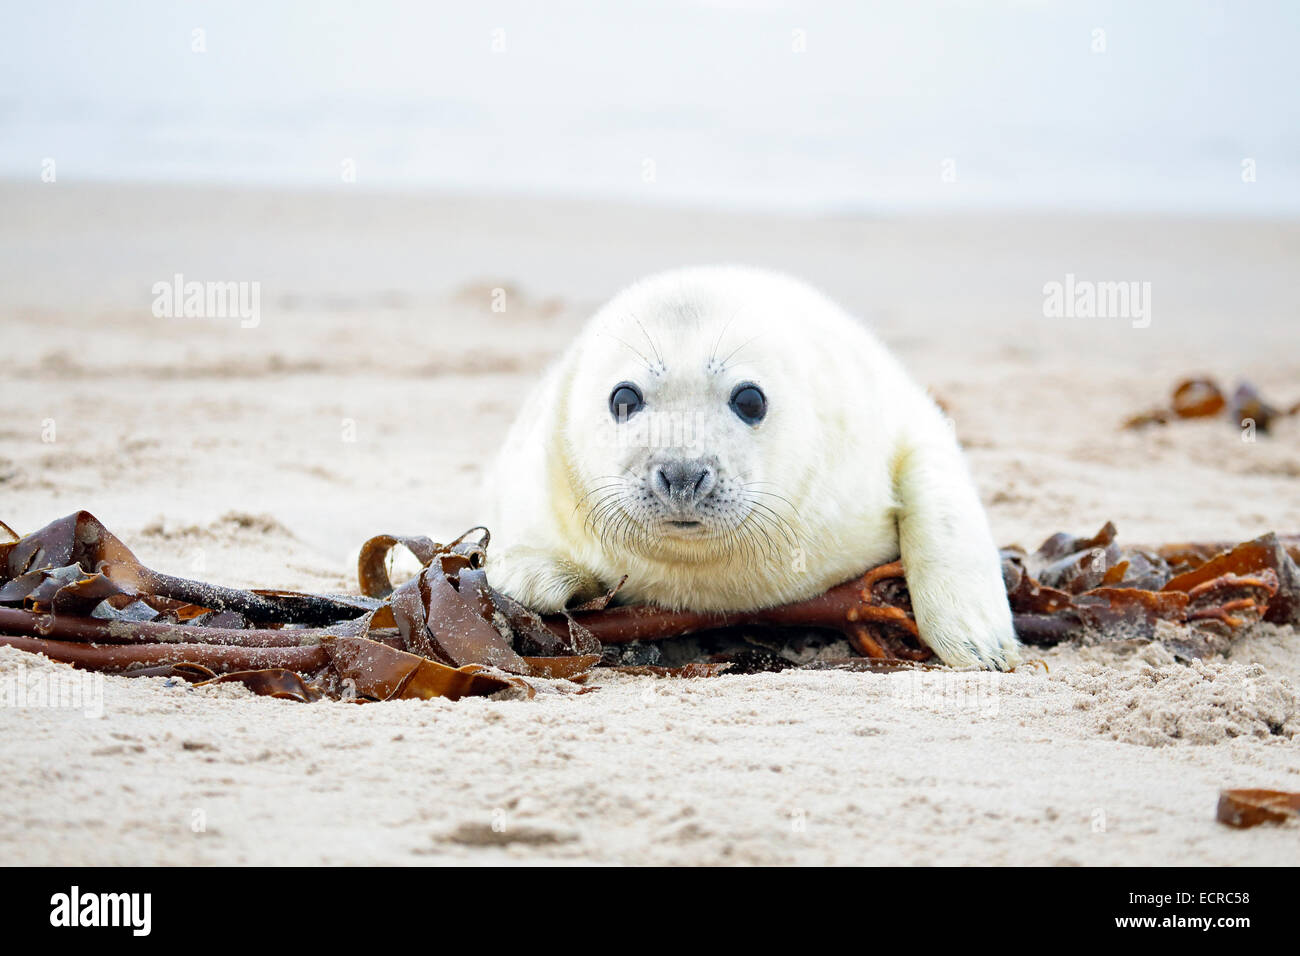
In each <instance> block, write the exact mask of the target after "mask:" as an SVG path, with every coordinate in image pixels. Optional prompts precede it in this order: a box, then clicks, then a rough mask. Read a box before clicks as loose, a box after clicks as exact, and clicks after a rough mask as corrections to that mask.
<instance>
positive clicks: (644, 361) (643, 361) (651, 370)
mask: <svg viewBox="0 0 1300 956" xmlns="http://www.w3.org/2000/svg"><path fill="white" fill-rule="evenodd" d="M603 334H604V335H608V336H609V337H610V338H611V339H613V340H614V341H615V342H617V343H618V344H619V345H621V346H623V347H624V348H625V349H627V350H628V351H629V352H631V353H632V354H633V355H635V356H636V357H637V358H639V359H640V360H641V364H642V365H644V366H645V370H646V371H647V372H649V373H650V374H651V375H654V374H655V367H654V366H653V365H651V364H650V360H649V359H648V358H646V357H645V356H644V355H642V354H641V353H640V352H639V351H637V349H635V348H633V347H632V346H631V345H629V344H628V343H627V342H624V341H623V340H622V339H620V338H619V337H618V336H617V335H615V334H614V333H613V332H604V333H603Z"/></svg>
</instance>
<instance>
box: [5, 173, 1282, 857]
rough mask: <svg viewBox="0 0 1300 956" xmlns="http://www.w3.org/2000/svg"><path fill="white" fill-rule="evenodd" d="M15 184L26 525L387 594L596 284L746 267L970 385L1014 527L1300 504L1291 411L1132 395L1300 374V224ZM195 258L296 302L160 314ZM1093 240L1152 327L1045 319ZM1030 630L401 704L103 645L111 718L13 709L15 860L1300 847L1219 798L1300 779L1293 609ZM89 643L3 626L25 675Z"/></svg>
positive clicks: (240, 572)
mask: <svg viewBox="0 0 1300 956" xmlns="http://www.w3.org/2000/svg"><path fill="white" fill-rule="evenodd" d="M0 209H3V210H4V215H3V216H0V347H3V354H4V357H5V362H4V370H3V377H2V381H3V386H2V387H0V520H3V521H5V522H6V523H7V524H9V525H10V526H12V527H13V528H14V529H16V530H17V531H19V532H26V531H31V530H34V529H36V528H37V527H40V526H41V525H43V524H45V523H46V522H48V521H50V520H51V519H53V518H55V517H58V516H61V515H64V514H66V513H68V512H71V511H74V510H76V509H79V508H85V509H88V510H90V511H92V512H94V513H95V514H96V515H97V516H98V517H99V518H100V519H101V520H102V521H103V522H104V523H105V524H106V525H107V526H108V527H109V528H111V529H113V530H114V531H115V532H116V533H117V534H119V535H120V536H121V537H122V538H123V539H124V540H125V541H126V542H127V543H128V544H129V545H131V546H132V548H133V549H134V550H135V552H136V554H137V555H138V556H139V557H140V558H141V560H143V561H144V562H145V563H147V564H149V565H150V566H152V567H155V568H158V569H160V570H169V571H173V572H175V573H177V574H183V575H187V576H191V577H201V578H204V579H207V580H211V581H216V582H221V583H225V584H230V585H235V586H258V587H270V586H278V587H285V588H293V589H299V590H354V589H355V586H356V582H355V577H354V570H353V569H354V567H355V559H356V554H357V549H358V548H359V546H360V544H361V543H362V541H364V540H365V539H366V538H368V537H370V536H371V535H373V534H377V533H380V532H398V533H410V534H427V535H429V536H431V537H433V538H435V539H438V540H448V539H450V538H452V537H454V536H455V535H457V534H458V533H460V532H461V531H462V530H464V529H465V528H467V527H470V526H472V525H474V524H476V523H477V522H478V520H479V517H478V516H479V515H480V513H481V510H482V506H481V503H480V501H479V498H478V496H479V494H480V485H481V480H480V479H481V477H482V475H483V473H484V469H485V464H486V461H487V459H488V457H489V456H490V455H491V454H492V453H493V451H494V450H495V448H496V446H497V444H498V443H499V442H500V440H501V439H502V437H503V436H504V433H505V430H506V428H507V426H508V424H509V422H510V420H511V418H512V417H513V414H514V409H515V407H516V404H517V403H518V401H519V400H520V399H521V398H522V397H523V395H524V394H525V393H526V391H527V389H528V388H529V386H530V384H531V383H532V382H533V381H535V379H536V377H537V376H538V374H539V373H540V371H541V370H542V369H543V368H545V366H546V364H547V362H548V361H549V360H550V359H552V358H553V357H554V356H556V355H557V354H558V353H559V351H560V350H561V349H562V348H563V347H564V345H565V344H566V342H567V341H568V339H569V337H570V336H571V335H572V334H573V333H574V331H575V330H576V329H577V328H578V327H579V325H580V324H581V323H582V322H583V321H584V320H585V319H586V318H587V317H588V316H589V315H590V314H591V312H592V311H593V309H594V308H595V307H596V306H597V305H599V303H600V302H601V301H602V300H603V299H605V298H607V297H608V296H609V295H611V294H612V293H613V292H615V291H617V289H618V288H619V287H620V286H621V285H623V284H625V283H627V282H629V281H631V280H633V279H635V278H636V277H638V276H640V275H643V274H645V273H648V272H651V271H655V270H658V269H662V268H667V267H671V266H678V265H688V264H698V263H720V262H743V263H749V264H754V265H759V266H766V267H771V268H777V269H781V270H783V271H787V272H790V273H793V274H795V275H798V276H800V277H802V278H805V279H807V280H809V281H811V282H812V283H814V284H815V285H817V286H819V287H821V288H822V289H824V290H825V291H827V292H828V293H829V294H830V295H831V296H832V297H834V298H835V299H837V300H839V301H840V302H841V303H843V304H844V305H845V306H847V307H848V308H850V309H851V310H852V311H854V312H855V313H856V314H858V315H860V316H861V317H862V319H863V320H864V321H866V322H868V323H869V324H871V325H872V326H873V327H874V328H875V329H876V330H877V332H878V333H879V334H880V335H881V337H882V338H883V339H884V340H885V341H886V342H887V343H888V344H889V345H890V346H891V347H892V348H893V349H895V350H896V351H897V353H898V354H899V355H900V356H901V357H902V358H903V360H904V361H905V363H906V364H907V365H908V366H909V367H910V368H911V370H912V371H913V373H914V374H915V375H916V377H917V378H918V379H920V380H921V381H922V382H924V383H925V384H926V385H927V386H929V387H930V388H931V389H932V390H933V392H934V393H935V394H936V395H937V396H938V397H939V398H940V399H941V400H942V401H943V403H944V405H945V407H946V408H947V409H948V410H949V413H950V414H951V415H952V417H953V419H954V420H955V422H956V427H957V432H958V435H959V437H960V438H961V440H962V443H963V445H964V446H965V448H966V451H967V454H968V456H969V460H970V464H971V468H972V471H973V473H974V475H975V477H976V480H977V483H978V485H979V488H980V490H981V494H982V497H983V500H984V502H985V504H986V506H987V508H988V511H989V515H990V520H991V522H992V525H993V529H994V533H995V537H996V538H997V540H998V541H999V542H1000V543H1001V544H1006V545H1009V544H1017V543H1018V544H1021V545H1024V546H1026V547H1028V548H1033V547H1035V546H1037V545H1038V544H1039V542H1040V541H1042V540H1043V539H1044V538H1046V537H1047V536H1048V535H1050V534H1052V533H1053V532H1056V531H1071V532H1076V533H1091V532H1093V531H1095V530H1096V529H1097V528H1099V527H1100V526H1101V525H1102V524H1103V523H1104V522H1106V521H1108V520H1109V521H1113V522H1114V523H1115V524H1116V525H1117V526H1118V528H1119V535H1120V540H1121V542H1129V543H1139V542H1142V543H1156V542H1162V541H1187V540H1198V539H1205V540H1216V541H1217V540H1244V539H1246V538H1250V537H1253V536H1255V535H1258V534H1261V533H1263V532H1265V531H1269V530H1275V531H1278V532H1291V533H1295V532H1300V418H1298V417H1292V418H1290V419H1286V420H1283V421H1281V422H1280V423H1279V424H1278V425H1277V426H1276V427H1275V429H1274V431H1273V433H1272V434H1270V435H1267V436H1258V437H1257V439H1256V440H1255V441H1243V436H1242V434H1241V433H1240V432H1239V430H1238V429H1236V428H1234V427H1233V426H1232V425H1231V424H1230V423H1228V422H1227V421H1225V420H1221V419H1215V420H1207V421H1195V422H1183V423H1178V424H1174V425H1170V426H1168V427H1164V428H1154V429H1149V430H1145V431H1125V430H1122V429H1121V428H1120V424H1121V422H1122V421H1123V420H1124V419H1125V418H1127V417H1128V416H1130V415H1132V414H1134V413H1137V412H1141V411H1143V410H1146V409H1148V408H1151V407H1153V406H1159V405H1161V404H1163V403H1164V402H1166V401H1167V399H1168V396H1169V392H1170V390H1171V388H1172V386H1173V385H1174V383H1175V382H1176V381H1177V380H1179V379H1180V378H1183V377H1185V376H1186V375H1189V374H1208V375H1212V376H1214V377H1215V378H1217V379H1218V380H1219V381H1221V382H1222V384H1223V385H1225V386H1226V387H1231V386H1232V385H1233V384H1235V382H1236V381H1238V380H1241V379H1245V380H1249V381H1250V382H1252V383H1254V384H1255V385H1256V386H1258V387H1259V388H1260V390H1261V391H1262V392H1263V393H1264V394H1265V395H1266V396H1268V397H1270V398H1272V399H1274V400H1275V401H1276V402H1277V403H1278V404H1283V405H1290V404H1292V403H1295V402H1297V401H1300V305H1297V301H1296V297H1295V284H1296V263H1297V262H1298V261H1300V222H1298V221H1293V220H1268V219H1257V220H1245V219H1210V218H1204V219H1198V218H1181V219H1179V218H1150V217H1148V218H1141V217H1132V218H1122V217H1114V216H1100V215H1098V216H1087V215H1072V216H1066V215H1059V214H1054V215H1046V214H1044V215H1022V216H1016V215H1010V214H1006V215H996V216H995V215H991V214H975V213H971V214H967V215H949V216H943V217H939V216H901V215H900V216H889V217H885V216H881V217H871V216H866V215H852V216H850V215H844V216H838V217H835V216H819V217H797V216H792V215H791V216H778V215H767V214H765V215H759V214H742V213H737V212H724V211H717V210H707V209H700V208H668V207H663V206H632V205H615V204H602V203H595V202H586V201H576V200H575V201H562V200H540V199H529V198H509V197H504V196H497V197H495V198H476V197H473V196H468V195H447V196H443V195H436V194H415V193H412V194H401V193H396V192H393V193H382V192H369V193H363V192H356V191H351V190H350V189H349V188H348V187H347V186H344V185H341V186H339V187H338V188H336V189H334V190H332V191H321V192H297V193H295V192H286V191H272V190H252V189H247V190H245V189H240V190H236V189H217V188H204V189H198V188H182V187H155V186H127V185H113V186H109V185H74V184H69V183H65V182H63V181H60V182H59V183H57V184H32V185H17V184H0ZM177 275H181V276H184V277H185V278H186V279H193V280H199V281H214V282H216V281H219V282H227V281H229V282H250V283H251V282H256V283H258V284H259V286H258V288H259V296H260V299H259V312H258V316H257V321H256V322H255V323H251V322H250V323H241V321H240V319H239V318H238V317H227V318H211V317H205V318H178V317H170V316H164V317H159V316H157V315H155V314H154V310H153V308H152V304H153V302H154V300H155V297H156V293H155V292H154V291H153V290H154V287H155V284H156V283H159V282H164V283H166V282H171V281H172V280H173V277H175V276H177ZM1067 276H1074V277H1077V278H1078V279H1082V280H1086V281H1098V282H1101V281H1134V282H1139V283H1149V284H1150V286H1149V288H1150V300H1149V305H1150V313H1149V316H1148V318H1149V324H1147V325H1146V326H1145V327H1135V322H1134V321H1132V320H1130V319H1129V318H1127V317H1119V318H1073V319H1071V318H1050V317H1046V316H1045V315H1044V286H1045V284H1047V283H1052V282H1064V281H1066V279H1067ZM500 302H504V303H505V308H504V311H497V310H494V308H493V305H494V303H500ZM243 325H248V326H249V327H242V326H243ZM1031 656H1035V657H1038V658H1041V659H1042V661H1043V662H1045V664H1046V667H1045V668H1044V667H1023V668H1021V669H1020V670H1019V671H1018V672H1016V673H1013V674H1007V675H997V676H989V675H976V674H942V675H937V676H935V675H930V676H927V677H926V678H920V677H918V676H917V675H912V674H894V675H883V674H880V675H877V674H855V673H841V672H804V671H788V672H785V673H781V674H766V675H756V676H738V677H726V676H724V677H719V678H713V679H707V680H705V679H701V680H690V681H666V680H654V679H652V678H643V677H638V678H633V677H628V676H622V675H608V676H601V677H599V678H598V680H597V683H598V684H599V685H600V690H599V691H598V692H596V693H591V694H585V695H581V696H560V695H543V696H539V697H538V698H537V699H535V700H531V701H525V700H513V699H512V700H491V699H470V700H464V701H460V702H457V703H452V702H449V701H445V700H431V701H426V702H400V703H385V704H371V705H367V706H364V707H356V706H349V705H343V704H334V703H320V704H314V705H301V704H295V703H291V702H287V701H277V700H270V699H265V698H257V697H253V696H251V695H250V694H249V693H247V692H246V691H244V690H243V689H242V688H233V687H222V688H219V689H195V688H192V687H190V686H188V685H184V684H180V685H175V684H174V682H173V684H168V683H166V682H164V681H163V680H161V679H135V680H132V679H125V678H119V677H106V678H104V679H103V684H102V713H97V714H95V715H90V716H88V715H87V714H86V713H85V712H83V711H82V710H77V709H70V708H50V707H25V708H23V707H12V706H7V707H3V708H0V739H3V740H4V744H3V754H4V758H5V761H6V765H7V770H8V772H7V773H6V774H5V776H4V779H3V781H0V856H2V857H3V859H4V860H5V861H6V862H9V863H30V864H56V863H57V864H196V863H262V864H276V863H320V862H327V863H386V864H387V863H392V864H444V863H476V864H478V863H482V864H491V863H501V862H508V863H538V862H574V863H579V862H583V863H602V864H638V863H650V864H665V863H686V864H728V863H739V864H751V863H752V864H776V863H796V864H824V863H833V864H861V863H865V864H877V863H904V864H980V863H988V864H1062V865H1071V864H1084V865H1096V864H1107V865H1110V864H1116V865H1126V864H1154V865H1192V864H1216V865H1218V864H1227V865H1232V864H1276V865H1290V864H1294V863H1295V861H1296V859H1297V857H1298V852H1300V851H1298V850H1297V846H1298V841H1300V828H1297V827H1296V826H1289V827H1286V828H1284V829H1283V830H1282V831H1280V832H1279V831H1278V830H1277V829H1275V828H1268V827H1263V828H1257V829H1254V830H1247V831H1235V830H1231V829H1229V828H1227V827H1225V826H1222V825H1221V824H1218V823H1216V822H1215V820H1214V808H1215V802H1216V799H1217V795H1218V791H1219V790H1220V789H1221V788H1227V787H1265V788H1272V789H1283V790H1300V738H1298V737H1297V735H1298V734H1300V699H1298V696H1297V694H1298V689H1300V634H1297V633H1296V631H1295V629H1293V628H1285V627H1272V626H1261V627H1259V628H1257V629H1256V630H1254V631H1252V632H1251V633H1250V634H1248V635H1245V636H1243V637H1241V638H1240V639H1239V640H1238V641H1237V642H1236V643H1235V645H1234V647H1233V649H1232V651H1231V653H1230V654H1229V655H1228V656H1227V657H1226V658H1216V659H1213V660H1206V661H1202V662H1196V663H1193V664H1183V663H1178V662H1175V661H1174V659H1173V657H1172V656H1171V655H1170V654H1169V652H1168V651H1166V650H1164V649H1163V648H1161V647H1159V646H1135V645H1131V644H1125V645H1122V646H1097V647H1088V648H1075V647H1069V648H1057V649H1052V650H1035V651H1033V653H1032V655H1031ZM62 670H63V666H62V665H56V664H51V663H49V662H48V661H45V660H44V659H43V658H39V657H36V656H33V655H27V654H23V653H21V652H18V651H14V650H11V649H0V681H10V682H12V681H19V680H21V681H38V682H39V681H42V680H48V679H49V675H50V674H51V673H54V672H57V671H62ZM927 681H928V683H927ZM196 821H198V822H196Z"/></svg>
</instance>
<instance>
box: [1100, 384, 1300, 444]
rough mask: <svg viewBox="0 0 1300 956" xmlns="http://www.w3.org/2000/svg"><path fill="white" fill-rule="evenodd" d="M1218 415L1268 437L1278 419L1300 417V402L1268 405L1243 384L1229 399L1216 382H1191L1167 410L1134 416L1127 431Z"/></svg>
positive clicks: (1177, 388) (1177, 391)
mask: <svg viewBox="0 0 1300 956" xmlns="http://www.w3.org/2000/svg"><path fill="white" fill-rule="evenodd" d="M1225 411H1226V416H1224V413H1225ZM1216 415H1218V416H1221V417H1226V418H1227V420H1228V421H1230V422H1232V424H1233V425H1235V426H1236V427H1238V428H1242V427H1246V426H1247V425H1249V426H1252V427H1253V428H1254V430H1255V431H1257V432H1262V433H1267V432H1268V430H1269V428H1270V427H1271V426H1272V425H1273V424H1274V423H1275V422H1276V420H1277V419H1279V418H1281V417H1283V416H1287V415H1300V402H1297V403H1296V404H1295V405H1292V406H1291V407H1290V408H1287V409H1281V408H1278V407H1276V406H1274V405H1272V404H1271V403H1270V402H1268V401H1266V400H1265V399H1264V398H1263V396H1261V395H1260V393H1259V390H1258V389H1257V388H1256V387H1255V386H1254V385H1252V384H1251V383H1250V382H1241V383H1239V384H1238V385H1237V387H1236V388H1235V389H1234V390H1233V393H1232V398H1231V399H1228V398H1225V397H1224V392H1223V389H1221V388H1220V387H1219V385H1218V383H1217V382H1215V381H1214V380H1213V379H1211V378H1188V379H1184V380H1183V381H1181V382H1179V383H1178V384H1177V385H1175V386H1174V391H1173V394H1172V395H1171V396H1170V401H1169V406H1168V407H1167V408H1154V409H1151V410H1149V411H1145V412H1142V413H1140V414H1137V415H1133V416H1132V417H1130V418H1128V419H1127V420H1125V422H1124V427H1125V428H1145V427H1147V426H1149V425H1168V424H1169V423H1170V422H1173V421H1177V420H1178V419H1188V418H1213V417H1214V416H1216Z"/></svg>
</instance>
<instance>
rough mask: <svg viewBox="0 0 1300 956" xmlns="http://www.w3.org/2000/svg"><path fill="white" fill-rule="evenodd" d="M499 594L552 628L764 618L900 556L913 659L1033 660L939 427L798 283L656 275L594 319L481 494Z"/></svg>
mask: <svg viewBox="0 0 1300 956" xmlns="http://www.w3.org/2000/svg"><path fill="white" fill-rule="evenodd" d="M487 493H488V499H489V504H488V514H489V518H490V520H489V524H488V526H489V527H490V528H491V529H492V541H493V547H492V552H491V555H490V557H489V559H488V572H489V575H490V577H491V580H492V581H493V583H494V585H495V586H496V587H498V588H500V589H501V590H503V591H504V592H506V593H507V594H509V595H511V596H512V597H514V598H515V599H517V600H519V601H522V602H523V603H524V604H527V605H529V606H531V607H533V608H536V609H538V610H540V611H544V612H549V611H557V610H560V609H561V608H564V607H566V606H571V605H572V604H574V603H577V602H579V601H582V600H585V599H588V598H591V597H595V596H597V595H599V594H601V593H604V592H605V590H606V589H608V588H609V587H610V586H611V585H613V584H616V583H617V582H618V581H619V580H620V579H621V578H623V576H624V575H626V576H627V581H626V584H624V586H623V588H622V590H621V591H620V592H619V600H620V601H621V602H623V603H637V604H641V603H645V604H656V605H659V606H661V607H665V608H670V609H677V610H683V609H686V610H697V611H715V610H716V611H725V610H733V611H734V610H752V609H758V608H762V607H771V606H775V605H778V604H785V603H789V602H792V601H799V600H803V599H806V598H810V597H814V596H815V595H817V594H820V593H822V592H823V591H825V590H827V589H828V588H830V587H832V586H833V585H836V584H839V583H841V582H843V581H846V580H848V579H850V578H853V577H855V576H857V575H860V574H862V573H863V572H864V571H866V570H868V569H869V568H872V567H874V566H876V565H879V564H882V563H885V562H887V561H892V560H895V559H897V558H899V557H900V556H901V558H902V562H903V568H904V573H905V575H906V578H907V582H908V587H909V590H910V592H911V596H912V606H913V608H914V610H915V614H916V621H917V626H918V630H919V631H920V635H921V638H922V640H924V641H925V643H926V644H927V645H928V646H929V647H930V648H932V649H933V650H934V652H935V653H936V654H937V655H938V656H939V658H940V659H941V660H943V661H944V662H945V663H946V664H949V665H951V666H954V667H984V668H994V669H1007V668H1010V667H1014V666H1015V665H1016V664H1017V663H1018V662H1019V660H1020V654H1019V644H1018V643H1017V640H1016V635H1015V631H1014V628H1013V626H1012V622H1011V611H1010V608H1009V607H1008V604H1007V597H1006V590H1005V587H1004V585H1003V582H1002V573H1001V564H1000V561H999V558H998V552H997V548H996V547H995V546H994V543H993V539H992V536H991V534H990V532H989V526H988V521H987V519H986V517H985V515H984V510H983V508H982V507H981V505H980V501H979V496H978V494H977V493H976V490H975V487H974V484H973V483H972V481H971V479H970V476H969V474H968V472H967V469H966V465H965V461H964V459H963V456H962V453H961V449H960V447H959V445H958V443H957V439H956V437H955V435H954V434H953V431H952V429H951V428H950V426H949V424H948V421H947V419H946V417H945V416H944V415H943V413H942V412H941V411H940V410H939V408H938V407H937V406H936V405H935V404H934V402H933V401H931V399H930V398H929V397H928V396H927V395H926V394H925V392H924V391H923V390H922V389H921V388H920V387H919V386H918V385H917V384H916V383H915V382H913V381H912V379H911V378H910V377H909V376H908V375H907V373H906V372H905V371H904V370H903V368H902V366H901V365H900V364H899V362H898V361H897V360H896V359H895V358H894V357H893V356H892V355H891V354H890V353H889V352H888V351H887V350H886V349H885V347H884V346H883V345H882V344H881V343H880V342H879V341H878V340H877V339H876V338H875V336H873V335H872V334H871V333H870V332H868V331H867V330H866V328H865V327H863V326H862V325H861V324H859V323H858V322H856V321H855V320H854V319H853V318H851V317H850V316H849V315H848V314H847V313H845V312H844V311H843V310H842V309H840V308H839V307H838V306H837V305H836V304H835V303H833V302H832V301H830V299H828V298H826V297H825V296H823V295H822V294H821V293H819V292H817V291H816V290H814V289H812V288H811V287H809V286H807V285H805V284H804V283H802V282H800V281H798V280H796V279H793V278H790V277H787V276H784V275H779V274H774V273H770V272H765V271H761V270H757V269H750V268H742V267H716V268H713V267H709V268H692V269H683V270H678V271H672V272H667V273H662V274H659V275H655V276H652V277H650V278H647V279H644V280H642V281H640V282H637V283H635V284H634V285H632V286H630V287H628V288H626V289H624V290H623V291H622V292H620V293H619V294H618V295H616V296H615V297H614V298H613V299H612V300H611V301H610V302H609V303H608V304H606V305H605V306H604V307H602V308H601V309H600V310H599V311H598V312H597V313H596V315H595V316H594V317H593V318H592V319H591V321H590V322H589V323H588V324H587V326H586V327H585V328H584V330H583V331H582V332H581V333H580V334H579V335H578V337H577V339H576V340H575V341H574V342H573V343H572V344H571V345H570V346H569V348H568V349H567V350H566V351H565V353H564V354H563V355H562V356H561V357H560V359H559V360H558V361H557V362H556V363H555V364H554V365H553V366H552V367H551V368H550V369H549V371H548V372H547V373H546V374H545V375H544V377H543V379H542V380H541V381H540V382H539V383H538V385H537V386H536V387H535V388H534V390H533V391H532V393H531V394H530V395H529V396H528V397H527V398H526V399H525V400H524V404H523V406H522V408H520V409H519V412H518V417H517V419H516V420H515V422H514V425H513V426H512V427H511V429H510V431H509V434H508V436H507V438H506V441H505V444H504V446H503V447H502V449H501V453H500V455H499V457H498V459H497V461H496V463H495V464H494V466H493V468H492V470H491V473H490V476H489V480H488V483H487Z"/></svg>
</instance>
